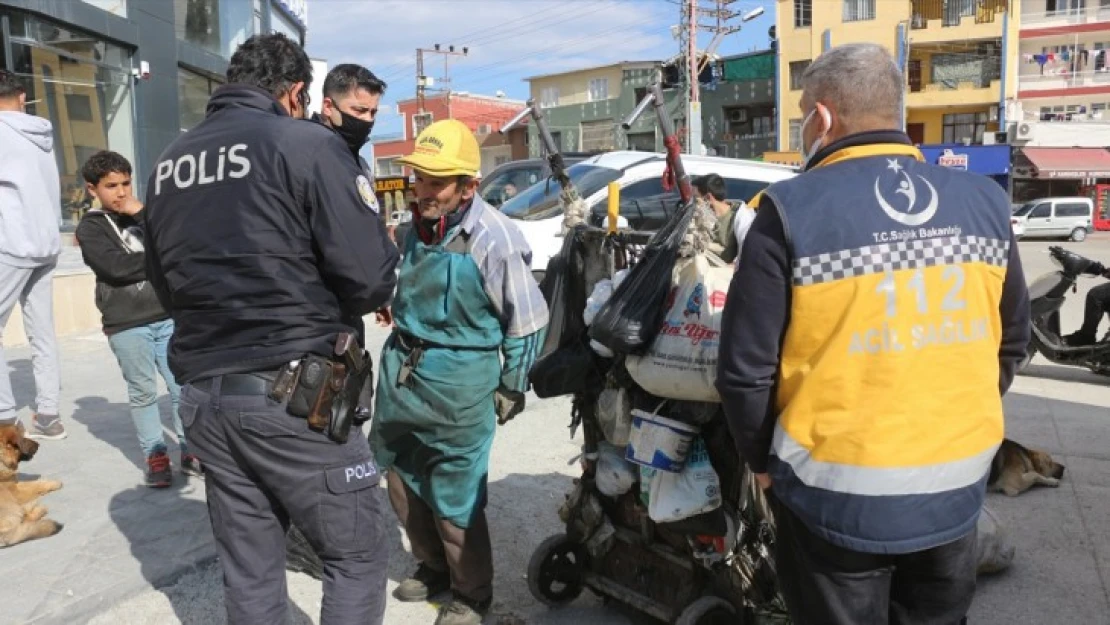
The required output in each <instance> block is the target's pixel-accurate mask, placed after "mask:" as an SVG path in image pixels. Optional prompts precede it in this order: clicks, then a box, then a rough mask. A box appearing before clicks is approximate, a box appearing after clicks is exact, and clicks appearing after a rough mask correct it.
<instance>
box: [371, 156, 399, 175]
mask: <svg viewBox="0 0 1110 625" xmlns="http://www.w3.org/2000/svg"><path fill="white" fill-rule="evenodd" d="M398 158H399V157H396V156H393V157H390V158H379V159H375V160H374V169H375V172H374V175H375V176H379V177H381V176H401V175H403V174H404V173H405V172H404V168H403V167H401V164H400V163H398V162H397V159H398Z"/></svg>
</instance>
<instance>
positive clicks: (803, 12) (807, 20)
mask: <svg viewBox="0 0 1110 625" xmlns="http://www.w3.org/2000/svg"><path fill="white" fill-rule="evenodd" d="M812 24H813V0H794V28H809V27H810V26H811V25H812Z"/></svg>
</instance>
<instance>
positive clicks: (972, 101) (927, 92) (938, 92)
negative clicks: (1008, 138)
mask: <svg viewBox="0 0 1110 625" xmlns="http://www.w3.org/2000/svg"><path fill="white" fill-rule="evenodd" d="M1001 93H1002V83H1001V81H998V80H992V81H990V82H988V83H983V82H976V81H963V82H958V83H955V84H951V83H945V82H934V83H929V84H926V85H921V88H920V89H916V90H915V89H914V88H913V86H911V88H910V92H909V93H907V94H906V107H908V108H932V107H938V106H973V105H977V104H995V103H997V102H998V99H999V94H1001Z"/></svg>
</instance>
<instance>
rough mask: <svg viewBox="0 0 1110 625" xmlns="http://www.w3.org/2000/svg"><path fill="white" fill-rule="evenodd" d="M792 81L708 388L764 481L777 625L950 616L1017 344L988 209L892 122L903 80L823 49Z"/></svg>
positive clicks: (1018, 288)
mask: <svg viewBox="0 0 1110 625" xmlns="http://www.w3.org/2000/svg"><path fill="white" fill-rule="evenodd" d="M802 85H803V91H802V99H801V107H802V110H803V111H804V112H805V113H806V116H805V121H804V122H803V123H802V132H801V134H802V142H803V145H804V146H805V148H806V150H805V151H806V165H805V171H804V173H802V174H801V175H799V176H797V177H795V178H792V179H790V180H786V181H783V182H779V183H776V184H773V185H771V186H770V187H768V188H767V189H766V191H765V192H764V194H763V195H762V197H761V199H760V202H759V210H758V212H757V214H756V217H755V220H754V222H753V223H752V227H751V230H750V231H749V233H748V236H747V238H746V240H745V242H744V246H743V250H742V251H741V259H740V264H739V268H738V270H737V273H736V276H735V278H734V280H733V283H732V287H731V289H730V290H729V295H728V302H727V303H726V305H725V310H724V314H723V318H722V324H721V353H720V360H719V365H718V367H719V370H718V379H717V388H718V389H719V390H720V393H721V399H722V403H723V406H724V409H725V414H726V416H727V418H728V421H729V426H730V429H731V431H732V433H733V436H734V438H735V440H736V445H737V447H738V449H739V451H740V454H741V456H742V457H743V459H744V461H745V462H746V463H747V465H748V467H749V468H750V470H751V471H752V472H754V473H755V474H756V479H757V480H758V481H759V482H760V483H761V485H762V486H763V487H764V488H771V490H770V491H769V499H770V501H771V504H772V510H773V512H774V518H775V524H776V531H777V535H776V542H775V546H776V550H775V551H776V554H775V560H776V570H777V572H778V579H779V582H780V584H781V588H782V592H783V595H784V597H785V599H786V603H787V606H788V608H789V610H790V614H791V617H792V620H793V622H794V623H796V624H797V625H808V624H821V625H840V624H844V625H847V624H854V623H869V624H874V625H881V624H884V623H936V624H938V625H940V624H952V625H954V624H955V623H959V622H960V621H961V620H962V619H964V618H965V616H966V615H967V610H968V608H969V607H970V606H971V601H972V597H973V595H974V594H975V571H976V566H977V559H976V549H975V536H976V531H975V530H976V521H977V520H978V517H979V513H980V510H981V509H982V506H983V500H984V497H985V493H986V482H987V477H988V474H989V472H990V466H991V461H992V460H993V458H994V454H995V451H996V450H997V448H998V446H999V444H1000V443H1001V442H1002V435H1003V418H1002V395H1003V394H1004V393H1005V392H1006V390H1007V389H1008V388H1009V386H1010V383H1011V381H1012V380H1013V376H1014V373H1015V370H1016V368H1017V365H1018V363H1019V362H1020V361H1021V360H1022V359H1023V358H1024V357H1025V348H1026V344H1027V343H1028V341H1029V302H1028V294H1027V291H1026V286H1025V279H1024V277H1023V275H1022V269H1021V259H1020V257H1019V256H1018V248H1017V245H1016V243H1015V242H1014V240H1013V234H1012V233H1011V230H1010V203H1009V198H1008V197H1007V196H1006V194H1005V193H1003V192H1002V190H1001V189H1000V188H999V187H998V185H996V184H994V183H993V182H991V181H990V180H989V179H987V178H984V177H982V176H977V175H974V174H970V173H967V172H964V171H957V170H951V169H948V168H944V167H937V166H934V165H928V164H926V163H925V162H924V158H923V157H922V155H921V153H920V152H919V151H918V150H917V148H915V147H914V146H913V143H912V142H911V141H910V139H909V137H907V136H906V134H905V133H904V132H902V131H901V130H897V128H899V126H900V123H899V116H900V113H901V105H900V99H901V95H902V91H903V88H904V87H903V81H902V75H901V72H899V71H898V67H897V65H896V64H895V63H894V60H893V59H892V58H891V57H890V54H889V53H888V52H887V51H886V50H884V49H883V48H882V47H880V46H878V45H875V44H852V45H845V46H841V47H838V48H833V49H831V50H829V51H827V52H825V53H824V54H822V55H821V56H820V57H819V58H818V59H817V60H816V61H814V62H813V64H812V65H810V66H809V68H808V69H807V70H806V72H805V74H804V75H803V76H802ZM772 485H773V486H772Z"/></svg>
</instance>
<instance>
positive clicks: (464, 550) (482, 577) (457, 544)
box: [386, 471, 493, 603]
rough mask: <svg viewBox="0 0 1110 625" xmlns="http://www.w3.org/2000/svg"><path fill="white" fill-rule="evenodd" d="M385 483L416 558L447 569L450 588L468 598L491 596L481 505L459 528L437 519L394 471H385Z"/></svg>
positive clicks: (490, 554)
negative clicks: (466, 526) (468, 521)
mask: <svg viewBox="0 0 1110 625" xmlns="http://www.w3.org/2000/svg"><path fill="white" fill-rule="evenodd" d="M386 485H387V486H388V487H389V502H390V503H391V504H392V505H393V510H394V512H396V513H397V518H398V519H399V520H400V521H401V525H403V526H404V527H405V534H406V535H408V537H409V543H410V544H411V545H412V555H413V556H414V557H415V558H416V560H417V561H418V562H420V563H422V564H424V565H426V566H427V567H428V568H430V569H432V570H435V571H440V572H442V571H450V573H451V590H452V591H454V592H455V593H457V594H459V595H462V596H463V597H465V598H467V599H469V600H471V601H474V602H476V603H481V602H484V601H486V600H488V599H490V598H491V597H493V547H492V545H491V544H490V537H489V524H488V523H487V522H486V513H485V510H484V506H482V507H481V508H479V509H478V510H477V511H476V512H475V514H474V520H473V521H472V522H471V524H470V527H468V528H466V529H463V528H461V527H458V526H457V525H455V524H453V523H451V522H450V521H446V520H444V519H440V518H437V517H436V515H435V513H434V512H432V509H431V508H429V507H428V504H426V503H424V501H423V500H421V499H420V497H418V496H417V495H416V493H414V492H412V489H411V488H409V487H408V485H406V484H405V482H404V480H402V479H401V477H400V476H399V475H397V473H396V472H395V471H390V472H389V473H388V474H387V476H386Z"/></svg>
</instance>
